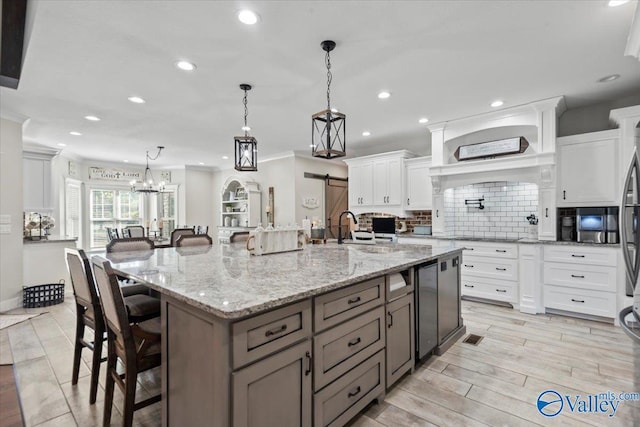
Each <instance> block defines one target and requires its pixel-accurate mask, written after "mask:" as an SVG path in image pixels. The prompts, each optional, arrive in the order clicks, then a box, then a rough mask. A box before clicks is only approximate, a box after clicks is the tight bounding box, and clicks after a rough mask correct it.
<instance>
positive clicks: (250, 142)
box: [233, 83, 258, 172]
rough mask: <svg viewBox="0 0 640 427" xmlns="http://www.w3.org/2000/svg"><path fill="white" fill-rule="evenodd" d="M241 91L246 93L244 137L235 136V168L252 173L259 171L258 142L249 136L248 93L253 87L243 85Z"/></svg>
mask: <svg viewBox="0 0 640 427" xmlns="http://www.w3.org/2000/svg"><path fill="white" fill-rule="evenodd" d="M240 89H242V90H243V91H244V98H242V103H243V104H244V126H243V127H242V130H243V131H244V136H234V137H233V139H234V141H235V148H236V150H235V151H236V164H235V168H236V170H238V171H242V172H250V171H257V170H258V141H257V140H256V139H255V138H254V137H252V136H249V130H251V128H250V127H249V126H247V115H248V114H249V110H248V108H247V91H250V90H251V85H249V84H246V83H242V84H241V85H240Z"/></svg>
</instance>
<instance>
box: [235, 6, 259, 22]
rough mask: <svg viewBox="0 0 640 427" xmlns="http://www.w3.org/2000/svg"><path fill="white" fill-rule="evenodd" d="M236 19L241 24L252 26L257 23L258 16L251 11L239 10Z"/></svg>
mask: <svg viewBox="0 0 640 427" xmlns="http://www.w3.org/2000/svg"><path fill="white" fill-rule="evenodd" d="M238 19H239V20H240V22H242V23H243V24H247V25H253V24H255V23H256V22H258V14H257V13H255V12H253V11H251V10H246V9H245V10H241V11H240V12H238Z"/></svg>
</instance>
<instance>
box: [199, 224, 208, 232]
mask: <svg viewBox="0 0 640 427" xmlns="http://www.w3.org/2000/svg"><path fill="white" fill-rule="evenodd" d="M208 233H209V226H208V225H198V226H197V227H196V234H208Z"/></svg>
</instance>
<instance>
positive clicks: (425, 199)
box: [404, 157, 433, 211]
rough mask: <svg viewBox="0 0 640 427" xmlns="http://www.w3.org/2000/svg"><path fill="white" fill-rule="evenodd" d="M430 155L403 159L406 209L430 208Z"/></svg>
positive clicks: (431, 204)
mask: <svg viewBox="0 0 640 427" xmlns="http://www.w3.org/2000/svg"><path fill="white" fill-rule="evenodd" d="M430 166H431V157H419V158H415V159H407V160H405V172H406V190H407V197H406V198H405V201H404V203H405V207H404V208H405V209H406V210H408V211H411V210H413V211H416V210H431V207H432V206H433V203H432V200H431V194H432V191H433V189H432V185H431V175H430V174H429V167H430Z"/></svg>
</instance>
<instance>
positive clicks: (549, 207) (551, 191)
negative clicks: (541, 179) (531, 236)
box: [538, 188, 556, 240]
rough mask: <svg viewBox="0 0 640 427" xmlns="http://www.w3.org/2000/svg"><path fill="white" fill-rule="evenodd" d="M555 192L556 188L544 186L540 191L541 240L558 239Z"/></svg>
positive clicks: (539, 231)
mask: <svg viewBox="0 0 640 427" xmlns="http://www.w3.org/2000/svg"><path fill="white" fill-rule="evenodd" d="M555 194H556V190H555V188H543V189H541V190H540V191H539V192H538V195H539V199H540V201H539V204H540V212H539V217H540V221H539V222H538V239H540V240H556V204H555Z"/></svg>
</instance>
